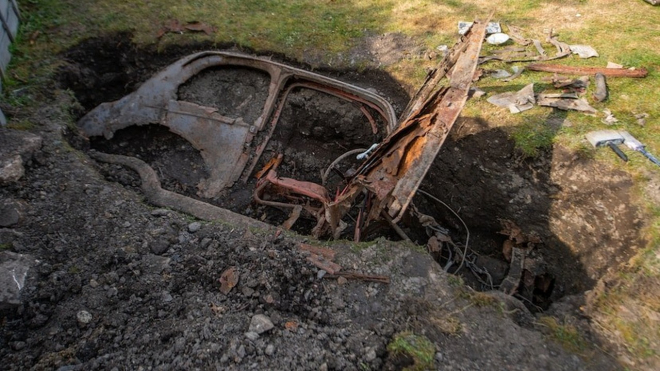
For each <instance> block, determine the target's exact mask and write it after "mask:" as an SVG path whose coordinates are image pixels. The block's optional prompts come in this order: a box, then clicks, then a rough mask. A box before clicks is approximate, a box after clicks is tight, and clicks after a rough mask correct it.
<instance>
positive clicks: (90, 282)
mask: <svg viewBox="0 0 660 371" xmlns="http://www.w3.org/2000/svg"><path fill="white" fill-rule="evenodd" d="M89 286H91V288H93V289H95V288H97V287H99V282H98V281H97V280H95V279H93V278H92V279H91V280H89Z"/></svg>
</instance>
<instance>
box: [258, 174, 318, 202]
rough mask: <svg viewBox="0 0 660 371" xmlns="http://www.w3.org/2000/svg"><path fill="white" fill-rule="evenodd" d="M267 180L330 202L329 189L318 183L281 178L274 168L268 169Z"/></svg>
mask: <svg viewBox="0 0 660 371" xmlns="http://www.w3.org/2000/svg"><path fill="white" fill-rule="evenodd" d="M266 180H268V181H269V182H271V183H273V184H275V185H276V186H279V187H282V188H286V189H288V190H291V191H293V192H296V193H299V194H301V195H305V196H307V197H311V198H313V199H316V200H319V201H321V202H328V201H329V200H330V197H329V196H328V190H326V189H325V188H324V187H323V186H320V185H318V184H316V183H312V182H304V181H300V180H295V179H290V178H279V177H278V176H277V173H276V172H275V171H274V170H270V171H268V175H266Z"/></svg>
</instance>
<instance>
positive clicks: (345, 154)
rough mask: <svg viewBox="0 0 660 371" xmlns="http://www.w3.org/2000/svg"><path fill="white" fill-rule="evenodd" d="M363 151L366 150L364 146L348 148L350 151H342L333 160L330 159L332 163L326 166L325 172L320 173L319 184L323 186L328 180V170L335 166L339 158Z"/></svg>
mask: <svg viewBox="0 0 660 371" xmlns="http://www.w3.org/2000/svg"><path fill="white" fill-rule="evenodd" d="M364 151H366V149H364V148H357V149H352V150H350V151H348V152H346V153H344V154H343V155H341V156H339V157H337V159H336V160H334V161H332V163H331V164H330V166H328V169H327V170H326V171H325V172H323V173H321V185H323V186H324V187H325V182H326V181H327V180H328V176H330V171H332V169H333V168H334V167H335V166H336V165H337V164H338V163H339V162H340V161H341V160H343V159H345V158H346V157H348V156H350V155H354V154H356V153H362V152H364Z"/></svg>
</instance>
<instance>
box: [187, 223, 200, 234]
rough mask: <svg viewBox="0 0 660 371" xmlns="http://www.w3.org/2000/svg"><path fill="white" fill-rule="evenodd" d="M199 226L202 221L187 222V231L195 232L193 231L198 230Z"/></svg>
mask: <svg viewBox="0 0 660 371" xmlns="http://www.w3.org/2000/svg"><path fill="white" fill-rule="evenodd" d="M201 228H202V223H200V222H194V223H190V224H188V232H190V233H195V232H197V231H199V230H200V229H201Z"/></svg>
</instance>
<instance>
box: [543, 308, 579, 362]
mask: <svg viewBox="0 0 660 371" xmlns="http://www.w3.org/2000/svg"><path fill="white" fill-rule="evenodd" d="M539 323H540V324H541V325H542V326H545V327H546V328H547V329H548V331H549V334H550V337H551V338H552V339H553V340H555V341H556V342H557V343H559V344H561V346H562V347H563V348H564V349H566V350H567V351H569V352H572V353H581V352H583V351H584V350H586V348H587V342H586V341H585V340H584V338H583V337H582V335H580V333H579V332H578V330H577V329H576V328H575V326H573V325H570V324H560V323H559V322H557V319H556V318H554V317H549V316H543V317H541V318H540V319H539Z"/></svg>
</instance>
